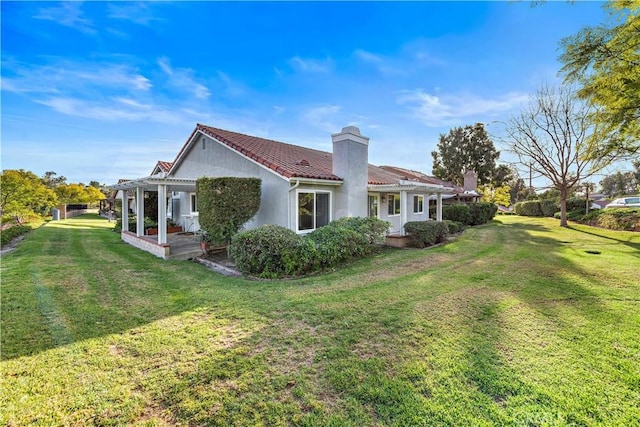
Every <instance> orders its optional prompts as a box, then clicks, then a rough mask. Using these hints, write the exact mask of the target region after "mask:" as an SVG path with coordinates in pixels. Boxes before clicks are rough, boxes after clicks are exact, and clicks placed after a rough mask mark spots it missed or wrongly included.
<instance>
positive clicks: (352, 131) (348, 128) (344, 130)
mask: <svg viewBox="0 0 640 427" xmlns="http://www.w3.org/2000/svg"><path fill="white" fill-rule="evenodd" d="M341 133H350V134H351V135H358V136H361V135H360V129H358V128H357V127H356V126H345V127H343V128H342V132H341Z"/></svg>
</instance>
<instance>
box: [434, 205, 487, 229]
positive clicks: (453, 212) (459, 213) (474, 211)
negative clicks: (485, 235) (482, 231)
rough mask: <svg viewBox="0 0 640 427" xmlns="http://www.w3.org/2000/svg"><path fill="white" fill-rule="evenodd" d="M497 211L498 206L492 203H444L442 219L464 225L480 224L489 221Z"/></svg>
mask: <svg viewBox="0 0 640 427" xmlns="http://www.w3.org/2000/svg"><path fill="white" fill-rule="evenodd" d="M497 212H498V207H497V206H496V205H494V204H493V203H487V202H478V203H471V204H468V205H465V204H462V203H459V204H455V205H444V206H443V207H442V219H443V220H447V221H456V222H459V223H462V224H464V225H481V224H486V223H487V222H489V221H491V220H492V219H493V217H494V216H496V213H497Z"/></svg>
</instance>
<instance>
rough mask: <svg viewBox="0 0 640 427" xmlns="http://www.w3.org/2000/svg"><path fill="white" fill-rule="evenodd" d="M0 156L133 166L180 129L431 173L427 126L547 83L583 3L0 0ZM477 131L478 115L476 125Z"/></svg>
mask: <svg viewBox="0 0 640 427" xmlns="http://www.w3.org/2000/svg"><path fill="white" fill-rule="evenodd" d="M0 7H1V8H2V47H1V49H2V117H1V119H2V168H3V169H17V168H23V169H27V170H31V171H33V172H35V173H36V174H38V175H42V174H44V172H45V171H48V170H53V171H56V172H57V173H58V174H59V175H65V176H66V177H67V178H68V180H69V181H70V182H85V183H88V182H89V181H90V180H96V181H99V182H102V183H107V184H111V183H115V182H116V181H117V180H118V179H119V178H135V177H140V176H146V175H148V174H149V173H150V172H151V170H152V168H153V166H154V165H155V162H156V160H165V161H172V160H173V159H174V157H175V156H176V154H177V153H178V151H179V150H180V148H181V146H182V145H183V143H184V142H185V140H186V138H187V137H188V136H189V134H190V133H191V131H192V130H193V128H194V127H195V124H196V123H197V122H201V123H204V124H208V125H211V126H215V127H220V128H224V129H229V130H234V131H239V132H243V133H248V134H251V135H256V136H261V137H267V138H273V139H277V140H281V141H284V142H290V143H294V144H298V145H303V146H308V147H313V148H317V149H321V150H326V151H331V136H330V135H331V133H335V132H338V131H339V130H340V129H341V128H342V127H343V126H347V125H356V126H358V127H360V129H361V132H362V134H364V135H366V136H368V137H370V138H371V140H370V146H369V147H370V148H369V160H370V162H371V163H373V164H377V165H381V164H391V165H395V166H401V167H407V168H412V169H418V170H421V171H424V172H426V173H431V168H432V162H431V154H430V153H431V151H433V150H434V149H435V148H436V144H437V142H438V136H439V134H441V133H447V132H448V131H449V129H450V128H451V127H453V126H462V125H465V124H472V123H475V122H485V123H489V122H493V121H503V120H506V119H507V117H508V116H509V115H510V114H513V113H515V112H517V111H518V110H519V108H520V106H521V105H523V104H524V103H526V102H528V97H529V95H530V94H531V93H533V92H534V91H535V90H536V88H538V87H539V86H540V85H541V84H543V83H551V84H554V83H556V82H558V81H559V79H558V76H557V73H558V70H559V68H560V64H559V62H558V60H557V57H558V55H559V50H558V46H559V45H558V42H559V41H560V39H561V38H562V37H565V36H568V35H570V34H573V33H575V32H576V31H577V30H579V29H580V28H582V27H583V26H585V25H596V24H598V23H600V22H602V21H604V20H605V19H606V12H605V11H604V10H603V9H602V8H601V3H599V2H589V3H573V4H571V3H568V2H547V3H545V4H543V5H541V6H537V7H531V4H530V3H529V2H521V3H512V2H402V3H386V2H384V3H383V2H349V3H347V2H317V3H316V2H279V3H271V2H258V3H227V2H141V3H129V2H84V3H82V2H65V3H59V2H5V1H3V2H2V3H1V6H0ZM488 129H489V130H491V126H490V127H489V128H488Z"/></svg>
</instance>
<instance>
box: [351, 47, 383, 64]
mask: <svg viewBox="0 0 640 427" xmlns="http://www.w3.org/2000/svg"><path fill="white" fill-rule="evenodd" d="M354 55H355V56H356V57H358V58H359V59H361V60H363V61H365V62H372V63H376V64H377V63H380V62H382V61H383V59H382V57H381V56H379V55H376V54H373V53H371V52H367V51H366V50H364V49H358V50H356V51H355V52H354Z"/></svg>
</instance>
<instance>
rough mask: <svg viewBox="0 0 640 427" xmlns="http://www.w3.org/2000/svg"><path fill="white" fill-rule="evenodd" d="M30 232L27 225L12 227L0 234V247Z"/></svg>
mask: <svg viewBox="0 0 640 427" xmlns="http://www.w3.org/2000/svg"><path fill="white" fill-rule="evenodd" d="M29 231H31V227H29V226H28V225H14V226H12V227H9V228H7V229H5V230H2V232H0V246H4V245H6V244H8V243H10V242H11V241H12V240H13V239H15V238H16V237H18V236H22V235H23V234H26V233H28V232H29Z"/></svg>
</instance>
